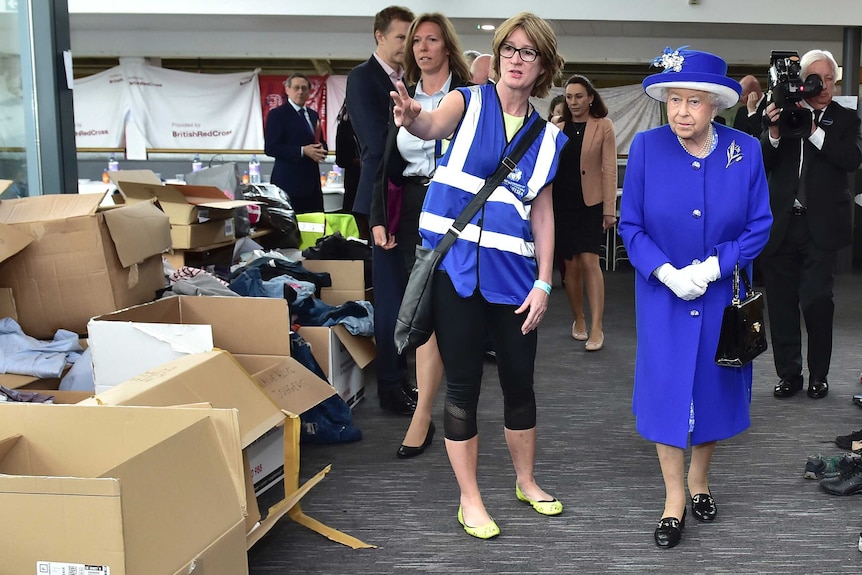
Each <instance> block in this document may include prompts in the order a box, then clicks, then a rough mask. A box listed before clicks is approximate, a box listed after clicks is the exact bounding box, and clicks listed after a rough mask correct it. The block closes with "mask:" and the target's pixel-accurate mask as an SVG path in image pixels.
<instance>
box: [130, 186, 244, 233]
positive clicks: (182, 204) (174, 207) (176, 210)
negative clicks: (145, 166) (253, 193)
mask: <svg viewBox="0 0 862 575" xmlns="http://www.w3.org/2000/svg"><path fill="white" fill-rule="evenodd" d="M117 187H118V188H119V189H120V192H122V194H123V197H124V199H125V201H126V203H134V202H142V201H152V200H157V201H158V203H159V205H160V206H161V208H162V210H164V212H165V213H166V214H167V215H168V217H169V218H170V221H171V223H172V224H179V225H189V224H194V223H197V222H199V221H200V220H201V216H202V215H203V216H205V217H206V218H221V219H224V218H229V217H231V216H232V215H233V210H234V209H235V208H238V207H240V206H249V205H255V204H257V203H258V202H252V201H247V200H231V199H230V198H228V197H227V196H226V195H225V193H224V192H223V191H221V190H220V189H218V188H216V187H215V186H192V185H179V186H173V185H170V184H161V183H148V182H141V181H118V182H117ZM199 207H202V208H208V209H210V210H214V211H212V212H208V213H206V214H201V213H200V210H199V209H198V208H199Z"/></svg>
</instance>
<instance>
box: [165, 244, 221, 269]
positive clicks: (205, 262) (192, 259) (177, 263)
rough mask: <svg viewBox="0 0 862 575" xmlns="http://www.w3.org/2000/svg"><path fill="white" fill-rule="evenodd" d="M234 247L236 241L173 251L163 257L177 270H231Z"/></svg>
mask: <svg viewBox="0 0 862 575" xmlns="http://www.w3.org/2000/svg"><path fill="white" fill-rule="evenodd" d="M234 245H236V240H230V241H228V242H225V243H221V244H215V245H209V246H200V247H197V248H189V249H186V250H181V249H171V250H170V251H169V252H168V253H166V254H165V255H164V256H162V257H163V258H164V259H165V260H166V261H167V262H168V263H169V264H170V265H171V267H173V268H174V269H175V270H178V269H180V268H181V267H183V266H190V267H193V268H200V269H206V268H207V266H212V265H215V266H224V267H225V268H229V267H230V266H231V263H232V262H233V251H234Z"/></svg>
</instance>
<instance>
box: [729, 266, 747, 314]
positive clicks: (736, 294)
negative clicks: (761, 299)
mask: <svg viewBox="0 0 862 575" xmlns="http://www.w3.org/2000/svg"><path fill="white" fill-rule="evenodd" d="M740 277H742V285H744V286H745V293H746V294H750V293H751V282H750V281H749V280H748V272H747V271H746V270H745V269H742V270H740V269H739V262H736V265H735V266H733V304H734V305H739V302H740V301H742V300H741V299H740V297H739V278H740Z"/></svg>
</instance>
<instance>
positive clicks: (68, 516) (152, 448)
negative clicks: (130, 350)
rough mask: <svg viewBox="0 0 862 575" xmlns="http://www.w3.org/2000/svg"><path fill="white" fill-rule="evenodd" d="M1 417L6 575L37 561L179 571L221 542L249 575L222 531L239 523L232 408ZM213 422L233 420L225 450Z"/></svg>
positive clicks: (29, 409) (23, 410)
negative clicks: (9, 545)
mask: <svg viewBox="0 0 862 575" xmlns="http://www.w3.org/2000/svg"><path fill="white" fill-rule="evenodd" d="M0 413H2V416H0V437H5V438H6V439H5V440H3V441H2V442H0V445H3V446H4V449H3V453H2V455H0V508H2V509H3V521H0V537H2V539H3V540H6V541H15V551H14V552H13V553H11V554H9V553H7V554H4V559H3V570H4V572H9V573H29V572H32V571H33V566H34V565H35V564H36V562H37V561H40V562H59V563H61V564H81V565H84V564H86V565H95V566H101V567H104V571H106V572H107V571H110V572H112V573H113V572H117V573H126V574H127V575H150V574H152V573H177V572H179V571H178V570H179V569H180V568H182V567H183V566H185V565H188V564H189V562H190V561H191V560H193V559H194V558H195V557H199V556H201V555H202V554H204V553H207V554H212V553H214V550H213V543H216V542H219V541H221V542H222V543H220V544H219V545H220V546H221V548H220V549H219V551H218V552H219V554H221V555H222V556H223V557H225V558H226V559H227V558H229V557H232V558H233V559H231V561H230V563H231V564H232V565H234V566H236V570H235V573H240V574H241V573H246V572H247V566H246V567H243V566H242V565H243V562H244V561H246V552H245V551H246V550H245V547H244V546H241V545H240V544H241V543H242V541H241V540H239V539H237V538H236V537H234V538H232V539H231V538H228V539H225V537H224V535H225V534H227V533H230V532H232V531H233V530H235V529H236V525H237V524H240V525H241V524H242V521H243V518H242V506H241V504H242V501H243V500H244V497H243V494H242V491H240V492H239V493H238V492H237V485H236V481H235V480H234V478H233V476H232V474H233V473H236V467H237V465H238V463H237V458H238V455H239V451H238V443H239V437H238V435H239V431H238V423H237V422H236V413H235V412H233V411H229V410H203V409H165V408H134V407H86V406H78V405H76V406H53V407H46V406H41V405H33V404H11V405H6V406H0ZM216 420H219V421H221V425H222V427H223V428H226V427H227V426H230V425H232V426H233V427H232V429H233V441H232V442H230V443H232V445H233V447H232V448H231V449H232V450H233V451H234V452H233V453H231V454H226V453H225V452H224V451H223V449H224V445H223V444H222V443H221V441H220V440H221V438H220V434H219V432H218V431H217V429H218V426H217V425H216V424H215V423H214V422H215V421H216ZM230 422H233V423H232V424H231V423H230ZM15 435H20V436H21V438H22V440H19V441H16V442H14V443H11V440H12V438H13V437H14V436H15ZM192 455H193V456H192ZM226 455H231V456H232V458H228V457H226ZM230 459H232V460H233V463H232V464H231V461H230ZM231 469H233V471H231ZM201 486H206V488H205V489H202V488H201ZM154 501H157V502H159V504H158V505H153V502H154ZM82 526H85V528H82Z"/></svg>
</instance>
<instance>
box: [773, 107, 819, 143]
mask: <svg viewBox="0 0 862 575" xmlns="http://www.w3.org/2000/svg"><path fill="white" fill-rule="evenodd" d="M811 121H812V116H811V112H810V111H808V110H804V109H801V108H786V109H784V110H782V111H781V116H779V118H778V131H779V134H780V135H781V137H782V138H801V137H803V136H806V135H808V133H809V132H810V131H811Z"/></svg>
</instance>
